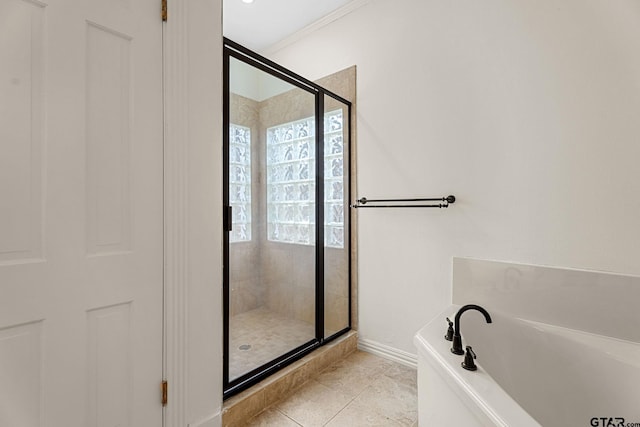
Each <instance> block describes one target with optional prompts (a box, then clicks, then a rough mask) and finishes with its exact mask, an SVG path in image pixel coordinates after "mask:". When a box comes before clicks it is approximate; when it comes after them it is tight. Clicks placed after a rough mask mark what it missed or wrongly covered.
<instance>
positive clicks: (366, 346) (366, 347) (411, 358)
mask: <svg viewBox="0 0 640 427" xmlns="http://www.w3.org/2000/svg"><path fill="white" fill-rule="evenodd" d="M358 349H359V350H362V351H366V352H367V353H372V354H375V355H377V356H380V357H384V358H385V359H389V360H392V361H394V362H398V363H400V364H402V365H405V366H408V367H410V368H414V369H417V368H418V356H416V355H415V354H411V353H407V352H406V351H402V350H398V349H397V348H393V347H390V346H388V345H385V344H380V343H379V342H376V341H371V340H366V339H362V338H361V339H359V340H358Z"/></svg>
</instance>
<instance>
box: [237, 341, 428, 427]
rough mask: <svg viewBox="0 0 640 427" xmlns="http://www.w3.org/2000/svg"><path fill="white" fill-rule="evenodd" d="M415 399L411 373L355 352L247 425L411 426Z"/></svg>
mask: <svg viewBox="0 0 640 427" xmlns="http://www.w3.org/2000/svg"><path fill="white" fill-rule="evenodd" d="M417 395H418V392H417V376H416V370H415V369H413V368H408V367H406V366H404V365H401V364H399V363H395V362H392V361H389V360H387V359H383V358H381V357H378V356H374V355H372V354H369V353H365V352H362V351H356V352H354V353H352V354H351V355H350V356H348V357H347V358H346V359H343V360H341V361H339V362H337V363H335V364H333V365H331V366H330V367H328V368H327V369H325V370H324V371H322V372H321V373H320V374H319V375H318V376H317V377H315V378H314V379H312V380H310V381H307V382H306V383H304V384H303V385H302V386H300V388H298V389H297V390H295V391H293V392H292V393H290V395H289V396H288V397H285V398H284V399H283V400H281V401H280V402H278V403H276V404H274V405H272V406H271V407H269V408H267V409H266V410H265V411H263V412H262V413H260V414H258V415H257V416H256V417H254V418H252V419H251V420H249V422H248V423H247V424H245V425H248V426H263V427H269V426H273V427H289V426H290V427H299V426H302V427H315V426H327V427H340V426H344V427H359V426H363V427H364V426H407V427H414V426H417V425H418V398H417Z"/></svg>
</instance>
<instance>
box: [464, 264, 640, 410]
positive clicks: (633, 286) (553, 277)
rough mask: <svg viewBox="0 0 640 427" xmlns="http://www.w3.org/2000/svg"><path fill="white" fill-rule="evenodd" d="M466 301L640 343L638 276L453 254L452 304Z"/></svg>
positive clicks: (639, 286)
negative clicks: (454, 256) (456, 256)
mask: <svg viewBox="0 0 640 427" xmlns="http://www.w3.org/2000/svg"><path fill="white" fill-rule="evenodd" d="M470 302H473V303H474V304H480V305H481V306H483V307H484V308H486V309H487V310H489V312H491V309H497V310H499V311H502V312H504V313H509V314H513V315H514V316H516V317H520V318H524V319H529V320H535V321H539V322H542V323H547V324H550V325H558V326H564V327H567V328H570V329H577V330H580V331H586V332H591V333H594V334H599V335H605V336H609V337H615V338H620V339H623V340H628V341H633V342H636V343H640V327H638V325H640V310H639V309H638V303H639V302H640V277H638V276H631V275H622V274H613V273H606V272H600V271H588V270H576V269H567V268H557V267H546V266H537V265H527V264H517V263H511V262H499V261H487V260H480V259H470V258H453V303H454V304H468V303H470ZM639 421H640V420H639Z"/></svg>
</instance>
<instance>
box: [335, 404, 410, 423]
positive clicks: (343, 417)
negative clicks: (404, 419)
mask: <svg viewBox="0 0 640 427" xmlns="http://www.w3.org/2000/svg"><path fill="white" fill-rule="evenodd" d="M400 425H401V424H399V423H397V422H395V421H394V420H392V419H390V418H389V417H386V416H384V415H380V414H378V413H377V412H375V411H372V410H371V409H369V408H367V407H366V406H363V405H360V404H359V403H357V402H351V403H350V404H349V405H347V407H346V408H344V409H343V410H342V411H340V412H339V413H338V415H336V416H335V417H334V418H333V419H332V420H331V421H329V423H328V424H327V427H360V426H361V427H365V426H371V427H375V426H400Z"/></svg>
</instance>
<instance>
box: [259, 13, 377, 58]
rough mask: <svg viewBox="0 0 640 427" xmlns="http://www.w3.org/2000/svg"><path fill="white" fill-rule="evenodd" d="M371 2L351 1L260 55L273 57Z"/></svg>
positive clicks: (266, 49)
mask: <svg viewBox="0 0 640 427" xmlns="http://www.w3.org/2000/svg"><path fill="white" fill-rule="evenodd" d="M370 2H371V0H353V1H352V2H350V3H347V4H345V5H344V6H342V7H340V8H338V9H336V10H334V11H333V12H331V13H329V14H328V15H325V16H324V17H322V18H320V19H318V20H317V21H315V22H313V23H311V24H309V25H307V26H306V27H304V28H302V29H300V30H298V31H296V32H295V33H293V34H291V35H290V36H287V37H285V38H284V39H282V40H280V41H278V42H276V43H274V44H272V45H271V46H269V47H267V48H265V49H263V50H262V51H261V54H263V55H265V56H269V55H273V54H274V53H276V52H278V51H279V50H282V49H284V48H285V47H287V46H289V45H291V44H293V43H295V42H297V41H299V40H301V39H303V38H304V37H306V36H308V35H309V34H312V33H314V32H316V31H318V30H319V29H321V28H323V27H326V26H327V25H329V24H330V23H332V22H333V21H337V20H338V19H340V18H342V17H343V16H346V15H348V14H350V13H351V12H353V11H355V10H357V9H360V8H361V7H362V6H365V5H367V4H368V3H370Z"/></svg>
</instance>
